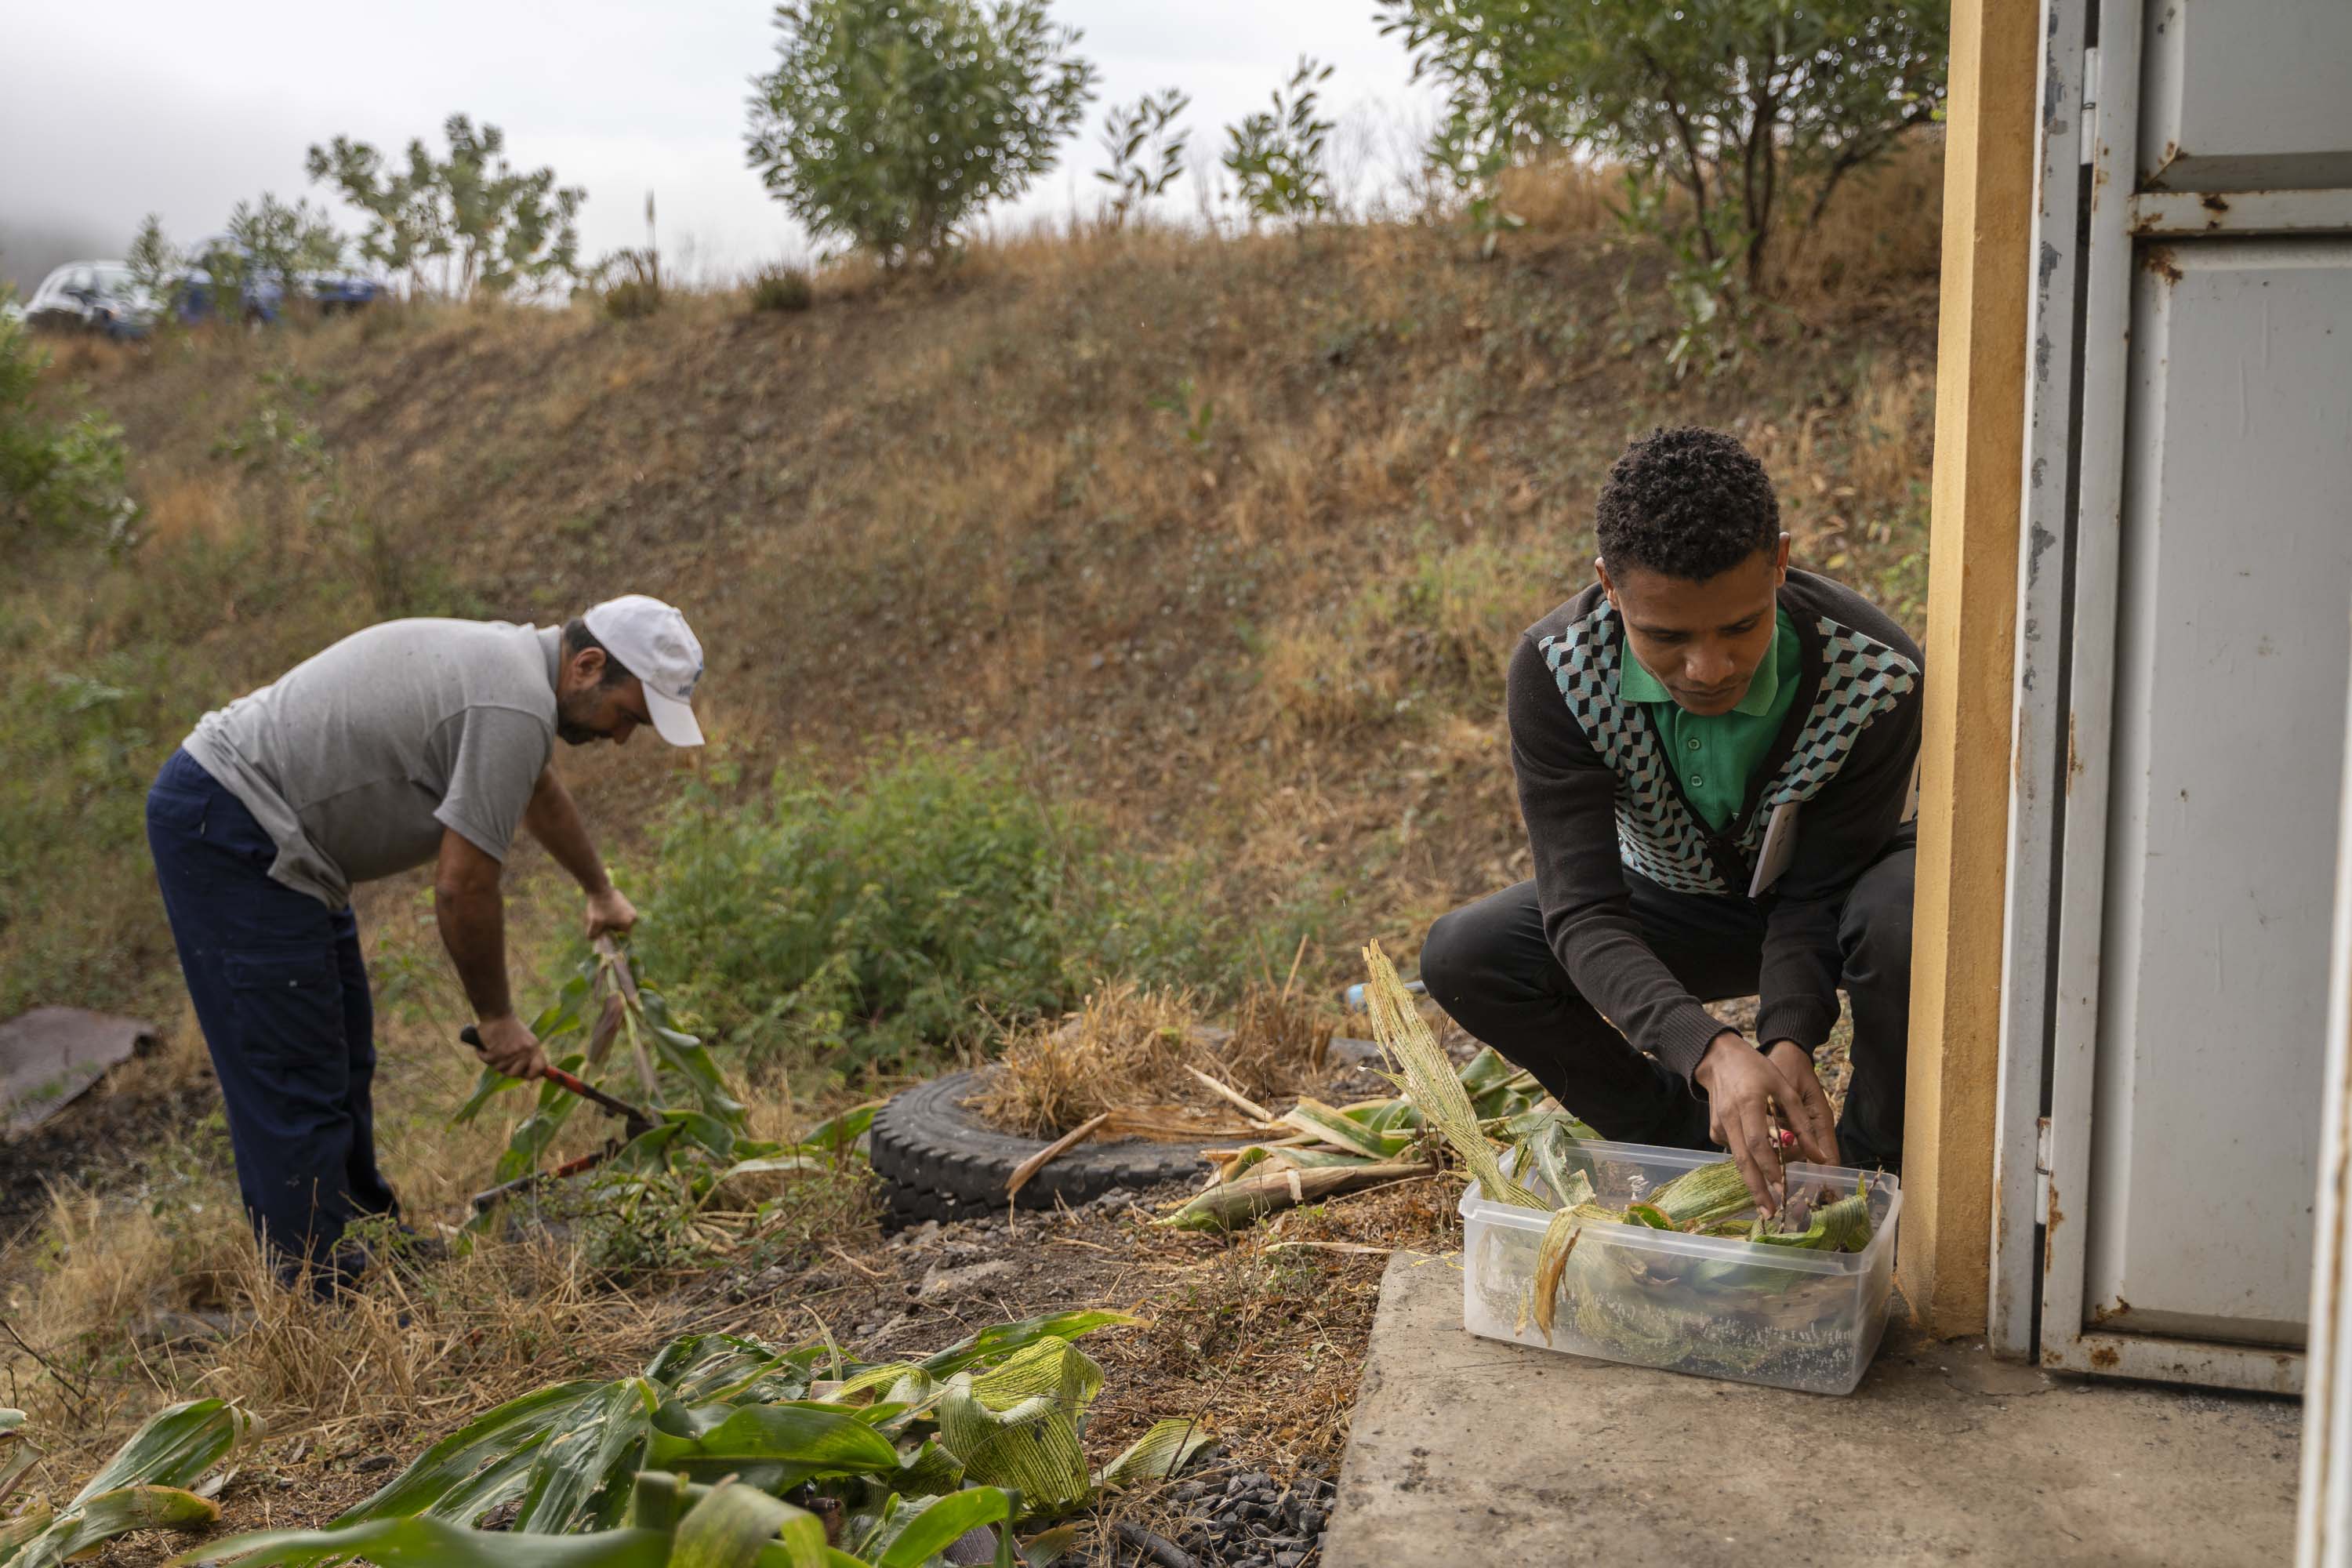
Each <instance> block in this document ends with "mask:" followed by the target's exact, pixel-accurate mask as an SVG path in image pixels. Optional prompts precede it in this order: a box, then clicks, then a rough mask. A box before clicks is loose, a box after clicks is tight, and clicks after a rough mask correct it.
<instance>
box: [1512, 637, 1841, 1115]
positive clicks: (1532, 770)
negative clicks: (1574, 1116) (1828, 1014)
mask: <svg viewBox="0 0 2352 1568" xmlns="http://www.w3.org/2000/svg"><path fill="white" fill-rule="evenodd" d="M1506 689H1507V697H1506V705H1507V710H1508V712H1509V715H1510V725H1511V771H1512V772H1513V773H1515V774H1517V779H1518V785H1519V815H1520V816H1521V817H1522V818H1523V819H1524V820H1525V821H1526V823H1527V828H1528V851H1529V853H1530V854H1531V855H1533V857H1534V858H1535V871H1536V900H1537V902H1538V905H1539V906H1540V907H1541V909H1542V910H1543V927H1544V937H1545V940H1546V941H1548V942H1550V944H1551V950H1552V952H1553V953H1555V954H1556V955H1557V956H1558V957H1559V963H1560V967H1561V968H1562V969H1564V970H1566V971H1567V972H1568V977H1569V979H1570V981H1571V982H1572V983H1573V984H1575V986H1576V989H1577V991H1578V993H1579V994H1580V995H1582V996H1583V997H1584V999H1585V1000H1586V1001H1588V1002H1590V1003H1591V1004H1592V1005H1593V1006H1594V1007H1596V1008H1598V1009H1599V1010H1600V1011H1601V1014H1602V1015H1603V1016H1606V1017H1607V1018H1608V1019H1609V1021H1610V1022H1611V1023H1612V1024H1614V1025H1616V1026H1617V1027H1618V1028H1619V1029H1620V1030H1622V1032H1623V1033H1624V1036H1625V1037H1626V1038H1627V1039H1629V1040H1631V1041H1633V1043H1634V1044H1635V1045H1636V1046H1639V1047H1642V1048H1643V1049H1645V1050H1650V1051H1654V1052H1656V1053H1657V1056H1658V1059H1659V1060H1661V1061H1663V1062H1664V1063H1665V1064H1666V1066H1667V1067H1669V1068H1673V1069H1674V1070H1675V1072H1677V1073H1679V1074H1681V1075H1682V1076H1683V1077H1684V1078H1685V1079H1688V1078H1689V1077H1690V1075H1691V1072H1692V1070H1693V1069H1694V1068H1696V1067H1697V1066H1698V1062H1699V1058H1701V1057H1703V1056H1705V1055H1706V1047H1707V1044H1708V1042H1709V1041H1711V1040H1713V1039H1714V1038H1715V1037H1716V1036H1717V1035H1719V1034H1721V1033H1722V1032H1723V1031H1724V1030H1725V1029H1727V1028H1728V1027H1729V1025H1727V1024H1724V1023H1721V1022H1719V1021H1717V1019H1716V1017H1715V1016H1713V1015H1712V1014H1710V1013H1708V1012H1707V1010H1706V1008H1705V1007H1704V1006H1702V1005H1700V1003H1699V1001H1698V999H1697V998H1696V997H1695V996H1693V995H1692V994H1690V993H1689V992H1688V991H1686V990H1685V989H1684V988H1683V986H1682V984H1680V983H1679V982H1677V981H1676V980H1675V977H1674V975H1673V974H1672V973H1669V972H1668V970H1667V969H1666V966H1665V964H1664V963H1661V962H1660V961H1659V959H1658V956H1657V954H1655V953H1654V952H1651V951H1650V946H1649V943H1648V942H1645V941H1644V940H1643V936H1642V928H1641V924H1640V922H1639V921H1637V920H1635V918H1634V915H1633V899H1632V897H1631V895H1630V894H1628V893H1627V891H1626V889H1625V877H1624V873H1623V871H1622V869H1621V868H1620V865H1619V862H1618V858H1617V810H1616V792H1617V776H1616V774H1614V773H1612V772H1611V771H1610V770H1609V767H1608V765H1607V764H1606V763H1603V762H1602V761H1601V758H1600V757H1599V756H1598V755H1597V754H1595V753H1594V752H1593V750H1592V745H1591V742H1589V741H1588V740H1586V739H1585V735H1584V731H1582V730H1581V729H1580V728H1579V727H1578V725H1577V722H1576V720H1575V718H1574V717H1573V716H1572V715H1571V714H1570V712H1569V710H1568V705H1567V704H1566V703H1564V702H1563V701H1561V700H1560V696H1559V687H1558V686H1557V684H1556V683H1555V682H1554V681H1553V679H1552V674H1551V671H1550V669H1549V668H1547V667H1546V665H1545V663H1544V657H1543V652H1542V650H1541V649H1540V648H1538V647H1537V646H1536V644H1535V643H1534V641H1533V640H1532V639H1530V638H1528V637H1522V638H1520V639H1519V645H1518V647H1517V650H1516V651H1514V652H1513V654H1512V655H1511V665H1510V670H1509V673H1508V676H1507V680H1506ZM1830 934H1831V938H1832V952H1834V949H1835V938H1836V934H1837V933H1836V931H1835V930H1834V929H1832V931H1831V933H1830ZM1832 980H1834V975H1832ZM1832 1016H1835V1008H1834V1005H1832Z"/></svg>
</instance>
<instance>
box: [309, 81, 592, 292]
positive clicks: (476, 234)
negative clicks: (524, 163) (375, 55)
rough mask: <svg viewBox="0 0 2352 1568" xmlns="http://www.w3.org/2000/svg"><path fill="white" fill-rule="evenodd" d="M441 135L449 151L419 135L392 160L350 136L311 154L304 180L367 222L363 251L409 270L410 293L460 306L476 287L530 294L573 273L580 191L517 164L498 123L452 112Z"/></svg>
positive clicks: (381, 262)
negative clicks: (326, 189) (438, 152)
mask: <svg viewBox="0 0 2352 1568" xmlns="http://www.w3.org/2000/svg"><path fill="white" fill-rule="evenodd" d="M441 132H442V135H443V137H444V139H445V140H446V142H448V147H449V150H448V152H447V153H446V155H444V156H441V157H436V156H435V155H434V154H433V153H432V151H431V150H430V149H428V148H427V147H426V146H425V142H424V139H423V138H421V137H420V138H418V139H416V140H415V141H412V142H409V144H408V151H407V155H406V157H405V159H404V161H403V162H402V163H398V164H394V163H392V162H391V161H389V160H387V159H386V158H385V157H384V155H383V153H381V152H379V151H377V150H376V149H375V148H374V147H373V146H370V145H369V144H368V143H367V142H354V141H352V140H351V139H350V138H349V137H343V136H338V137H336V138H335V140H334V141H333V142H331V143H329V144H327V145H325V146H313V147H312V148H311V149H310V154H309V157H308V158H307V159H306V160H305V163H304V166H305V167H306V168H307V169H308V170H309V172H310V178H311V179H312V180H314V181H316V182H319V183H321V184H327V185H329V186H331V187H332V188H333V189H334V190H335V191H336V192H337V193H338V194H339V195H341V196H342V197H343V199H344V200H346V201H348V202H350V203H351V204H352V205H353V206H355V207H357V208H359V209H360V211H362V212H363V213H365V214H366V215H367V216H368V226H367V228H366V229H365V230H364V231H363V232H362V234H361V236H360V239H359V248H360V254H361V255H362V256H363V257H365V258H367V259H368V260H370V261H373V262H374V263H375V264H376V265H378V266H380V267H383V268H390V269H391V270H393V271H396V272H405V273H407V274H408V278H409V283H410V286H411V288H412V289H413V290H415V291H416V292H420V293H421V292H425V291H428V290H429V291H433V292H438V293H440V294H443V295H445V296H446V297H448V298H450V299H457V300H464V299H470V298H471V297H472V296H473V295H474V293H475V291H476V290H480V291H481V292H484V293H488V294H509V293H528V292H530V291H532V290H534V289H540V288H543V287H545V286H547V285H549V284H551V283H553V282H555V281H556V280H558V279H563V278H566V277H570V276H572V275H574V274H575V273H576V272H577V270H578V267H579V251H580V232H579V222H578V220H579V215H580V206H581V204H582V203H583V202H584V201H585V200H586V199H587V195H586V193H585V192H583V191H582V190H580V189H579V188H578V187H577V186H572V185H558V184H556V183H555V171H554V170H553V169H551V168H540V169H533V170H529V171H525V170H521V169H518V168H516V167H515V166H514V164H513V163H510V162H509V160H508V158H507V155H506V146H507V139H506V132H504V131H502V130H500V129H499V127H497V126H495V125H489V124H484V125H481V126H479V127H477V126H476V125H475V123H474V121H473V120H472V119H471V118H470V117H469V116H467V115H463V114H453V115H451V116H450V117H449V118H448V119H447V120H446V121H443V122H442V127H441ZM436 264H437V265H436Z"/></svg>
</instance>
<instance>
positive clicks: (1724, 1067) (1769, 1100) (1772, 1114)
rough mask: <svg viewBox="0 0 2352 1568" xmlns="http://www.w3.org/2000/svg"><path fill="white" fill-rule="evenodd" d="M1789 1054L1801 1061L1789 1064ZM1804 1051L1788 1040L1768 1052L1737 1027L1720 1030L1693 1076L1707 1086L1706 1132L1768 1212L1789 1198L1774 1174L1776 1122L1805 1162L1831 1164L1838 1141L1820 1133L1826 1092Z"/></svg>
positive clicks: (1777, 1172) (1823, 1128)
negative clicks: (1785, 1124)
mask: <svg viewBox="0 0 2352 1568" xmlns="http://www.w3.org/2000/svg"><path fill="white" fill-rule="evenodd" d="M1792 1056H1793V1057H1795V1058H1799V1060H1798V1061H1796V1062H1792V1061H1791V1060H1790V1058H1791V1057H1792ZM1803 1056H1804V1052H1803V1051H1802V1050H1801V1049H1800V1048H1799V1047H1797V1046H1796V1045H1794V1044H1793V1043H1791V1042H1789V1041H1786V1040H1783V1041H1780V1042H1778V1044H1777V1045H1776V1046H1775V1047H1774V1050H1773V1054H1772V1055H1769V1056H1767V1055H1766V1054H1765V1053H1764V1052H1762V1051H1759V1050H1758V1049H1757V1048H1756V1047H1754V1046H1751V1045H1749V1044H1748V1038H1747V1037H1746V1036H1744V1035H1742V1034H1740V1033H1739V1031H1738V1030H1737V1029H1726V1030H1725V1031H1724V1032H1723V1033H1722V1034H1720V1035H1717V1037H1715V1038H1714V1040H1713V1041H1711V1042H1710V1043H1709V1044H1708V1046H1707V1047H1706V1056H1704V1057H1702V1058H1699V1064H1698V1070H1697V1071H1696V1072H1695V1073H1693V1074H1692V1075H1691V1076H1692V1077H1693V1078H1695V1079H1696V1080H1697V1081H1698V1085H1699V1087H1700V1088H1701V1089H1706V1098H1707V1112H1708V1121H1707V1135H1708V1136H1709V1137H1711V1138H1713V1139H1714V1140H1715V1141H1716V1142H1717V1143H1720V1144H1722V1145H1723V1146H1724V1148H1726V1149H1727V1150H1729V1151H1730V1152H1731V1162H1732V1163H1733V1164H1735V1165H1737V1166H1738V1168H1739V1177H1740V1180H1742V1181H1744V1182H1746V1183H1747V1184H1748V1196H1750V1197H1752V1198H1754V1199H1755V1200H1756V1206H1757V1208H1758V1209H1759V1210H1760V1211H1761V1212H1762V1213H1764V1214H1765V1215H1768V1216H1769V1215H1775V1214H1778V1213H1780V1205H1781V1203H1782V1201H1783V1200H1784V1199H1785V1198H1786V1197H1787V1195H1788V1194H1787V1187H1786V1184H1785V1183H1784V1182H1783V1180H1782V1178H1781V1175H1780V1147H1779V1145H1780V1119H1782V1118H1785V1119H1786V1120H1787V1121H1789V1122H1790V1123H1791V1127H1790V1130H1791V1131H1794V1132H1795V1133H1796V1135H1797V1148H1798V1151H1799V1152H1801V1153H1802V1154H1803V1155H1804V1157H1805V1158H1806V1159H1808V1160H1811V1161H1814V1162H1816V1163H1820V1164H1824V1165H1829V1164H1834V1163H1836V1145H1835V1144H1834V1142H1830V1141H1828V1140H1826V1139H1825V1138H1824V1137H1823V1133H1824V1132H1825V1131H1826V1130H1827V1128H1828V1126H1829V1100H1828V1097H1827V1096H1825V1095H1823V1094H1822V1086H1821V1080H1820V1079H1816V1078H1815V1077H1814V1076H1813V1069H1812V1064H1811V1062H1805V1061H1802V1060H1801V1058H1803ZM1792 1068H1793V1069H1794V1070H1791V1069H1792ZM1800 1080H1801V1081H1800ZM1808 1091H1810V1093H1811V1101H1810V1102H1809V1101H1808V1100H1807V1098H1806V1096H1807V1093H1808ZM1816 1108H1817V1109H1816Z"/></svg>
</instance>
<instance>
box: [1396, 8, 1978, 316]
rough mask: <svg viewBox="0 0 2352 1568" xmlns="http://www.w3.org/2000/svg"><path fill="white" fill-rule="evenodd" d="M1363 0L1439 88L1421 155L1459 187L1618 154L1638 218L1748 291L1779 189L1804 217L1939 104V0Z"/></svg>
mask: <svg viewBox="0 0 2352 1568" xmlns="http://www.w3.org/2000/svg"><path fill="white" fill-rule="evenodd" d="M1377 3H1378V7H1379V13H1380V15H1381V16H1382V18H1383V19H1384V26H1383V27H1382V31H1383V32H1388V33H1397V34H1402V36H1403V37H1404V40H1405V43H1406V46H1407V47H1409V48H1410V49H1411V50H1412V54H1413V65H1414V71H1415V74H1416V75H1420V74H1429V75H1433V76H1435V77H1437V78H1439V79H1442V80H1443V81H1444V83H1445V84H1446V85H1447V87H1448V88H1449V89H1450V90H1451V93H1452V97H1453V112H1452V115H1451V117H1450V119H1449V121H1448V122H1447V124H1446V125H1445V127H1444V130H1443V131H1442V132H1441V133H1440V135H1439V138H1438V142H1437V146H1436V148H1435V150H1434V151H1435V153H1436V156H1437V157H1438V159H1439V161H1440V162H1441V163H1444V165H1446V166H1447V167H1448V168H1449V169H1450V170H1451V171H1452V172H1454V174H1455V175H1456V177H1457V178H1458V179H1460V180H1461V181H1462V182H1463V183H1464V184H1473V185H1475V184H1484V183H1486V182H1487V181H1489V180H1491V178H1492V176H1493V175H1494V174H1496V173H1497V172H1498V171H1499V170H1500V169H1501V168H1502V167H1503V166H1504V165H1505V164H1507V163H1509V162H1511V161H1512V160H1514V159H1517V158H1520V157H1524V156H1528V155H1530V154H1537V153H1541V152H1543V151H1544V150H1546V149H1573V150H1576V151H1579V152H1582V153H1592V154H1598V155H1600V156H1601V157H1605V158H1611V159H1616V160H1620V161H1622V162H1623V163H1626V164H1627V165H1628V166H1629V168H1630V170H1631V171H1632V173H1633V178H1634V181H1635V183H1636V185H1637V187H1639V188H1638V189H1637V192H1636V195H1637V197H1638V198H1639V199H1640V200H1642V201H1643V202H1645V203H1646V218H1647V220H1648V221H1650V222H1653V223H1654V224H1658V225H1665V226H1675V227H1677V228H1679V229H1681V230H1682V231H1683V232H1684V233H1685V234H1686V235H1687V237H1688V238H1689V241H1690V243H1691V244H1692V245H1693V247H1695V249H1696V253H1697V255H1698V257H1699V258H1701V260H1702V262H1703V263H1704V264H1706V265H1708V266H1710V267H1713V266H1714V265H1715V264H1717V263H1723V264H1726V265H1727V264H1728V262H1729V261H1730V260H1732V259H1733V258H1739V259H1740V261H1741V264H1742V265H1743V266H1744V268H1745V272H1746V278H1747V281H1748V285H1749V286H1750V287H1751V288H1754V287H1758V286H1760V285H1761V284H1762V283H1763V282H1764V280H1765V279H1767V277H1768V276H1769V260H1768V258H1769V255H1770V254H1771V247H1772V242H1773V239H1774V237H1775V231H1776V229H1777V228H1778V227H1779V226H1780V224H1781V222H1782V220H1783V218H1784V216H1785V214H1786V212H1787V211H1788V210H1789V207H1790V203H1791V202H1792V201H1801V202H1802V203H1803V204H1804V205H1803V214H1804V216H1803V217H1802V218H1801V220H1800V228H1801V229H1805V228H1810V227H1811V226H1812V225H1813V223H1814V222H1815V221H1816V220H1817V219H1819V217H1820V216H1821V214H1822V209H1823V208H1824V207H1825V206H1826V205H1828V203H1829V200H1830V197H1831V195H1832V194H1833V193H1834V192H1835V191H1836V190H1837V188H1838V185H1839V184H1840V183H1841V182H1842V181H1843V180H1844V178H1845V177H1846V176H1847V175H1848V174H1852V173H1853V171H1855V170H1857V169H1861V168H1864V167H1865V166H1867V165H1868V164H1869V163H1872V162H1873V161H1874V160H1876V159H1878V158H1880V157H1883V156H1885V153H1887V152H1888V151H1889V150H1890V149H1891V148H1893V147H1894V146H1895V143H1896V142H1897V141H1899V140H1900V138H1901V137H1902V136H1903V134H1904V133H1905V132H1907V131H1909V130H1911V129H1912V128H1914V127H1915V126H1919V125H1924V124H1926V123H1927V122H1928V121H1932V120H1934V119H1935V118H1936V117H1937V112H1938V110H1939V109H1940V108H1941V106H1942V104H1943V101H1944V73H1945V65H1946V58H1947V56H1948V43H1947V35H1948V29H1949V13H1950V6H1949V0H1805V3H1804V4H1801V5H1800V4H1798V3H1797V0H1377ZM1669 186H1670V187H1672V188H1674V189H1676V190H1679V191H1680V192H1682V193H1683V194H1684V195H1685V196H1686V197H1687V198H1688V211H1687V213H1683V212H1679V211H1675V212H1674V213H1673V214H1672V216H1669V209H1668V208H1667V207H1666V205H1665V204H1664V202H1663V201H1662V200H1660V199H1659V197H1660V196H1661V195H1662V193H1663V190H1664V188H1665V187H1669ZM1717 269H1718V270H1721V268H1717Z"/></svg>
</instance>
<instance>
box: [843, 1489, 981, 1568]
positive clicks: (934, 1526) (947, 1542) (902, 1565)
mask: <svg viewBox="0 0 2352 1568" xmlns="http://www.w3.org/2000/svg"><path fill="white" fill-rule="evenodd" d="M1014 1501H1015V1500H1014V1499H1013V1496H1012V1495H1011V1494H1010V1493H1008V1492H1006V1491H1004V1490H1003V1489H1002V1488H999V1487H972V1488H970V1489H966V1490H964V1491H960V1492H950V1493H949V1494H948V1495H947V1496H945V1497H941V1498H934V1499H932V1500H931V1501H930V1502H929V1504H928V1505H927V1506H925V1507H924V1508H923V1509H921V1510H919V1511H918V1512H916V1513H914V1514H913V1515H912V1516H910V1517H909V1518H908V1520H907V1521H906V1523H905V1524H904V1525H903V1526H902V1527H901V1528H900V1530H899V1531H898V1539H897V1540H895V1541H893V1542H890V1544H889V1548H888V1550H887V1551H885V1552H883V1553H882V1555H881V1557H880V1558H879V1559H877V1562H876V1563H875V1568H920V1565H921V1564H922V1563H923V1562H924V1561H925V1560H926V1559H928V1558H929V1557H931V1556H933V1555H934V1554H936V1553H938V1552H945V1551H946V1550H947V1549H948V1548H949V1547H950V1546H951V1545H953V1544H954V1543H955V1542H958V1541H959V1540H961V1539H962V1538H963V1537H964V1536H965V1535H968V1534H970V1533H971V1531H975V1530H978V1529H979V1528H980V1527H981V1526H982V1525H1002V1526H1004V1527H1005V1528H1006V1530H1007V1531H1009V1530H1010V1528H1011V1526H1012V1522H1013V1506H1014Z"/></svg>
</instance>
